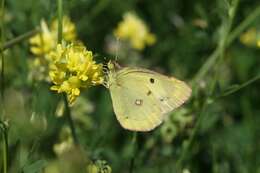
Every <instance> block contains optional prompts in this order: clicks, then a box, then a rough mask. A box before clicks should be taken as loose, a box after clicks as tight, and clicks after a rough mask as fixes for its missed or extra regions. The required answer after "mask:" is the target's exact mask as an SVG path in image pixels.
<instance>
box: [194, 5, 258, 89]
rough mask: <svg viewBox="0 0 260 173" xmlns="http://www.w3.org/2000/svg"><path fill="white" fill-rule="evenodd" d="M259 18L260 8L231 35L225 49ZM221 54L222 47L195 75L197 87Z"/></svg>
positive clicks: (217, 49) (218, 48) (216, 50)
mask: <svg viewBox="0 0 260 173" xmlns="http://www.w3.org/2000/svg"><path fill="white" fill-rule="evenodd" d="M259 16H260V6H258V7H256V9H254V10H253V12H252V13H251V14H250V15H249V16H248V17H247V18H246V19H245V20H244V21H242V22H241V23H240V24H239V26H237V27H236V28H235V29H234V30H233V31H232V32H231V33H230V34H229V36H228V37H227V40H226V43H225V47H228V46H229V45H231V44H232V43H233V41H234V40H235V39H236V38H237V37H238V36H239V35H240V34H241V33H242V32H243V31H244V30H245V29H246V28H247V27H248V26H249V25H250V24H251V23H252V22H253V21H255V20H256V19H257V18H258V17H259ZM220 53H221V51H220V47H219V46H218V47H217V48H216V49H215V51H214V52H213V53H212V54H211V55H210V56H209V58H208V59H207V61H206V62H205V63H204V64H203V65H202V67H201V68H200V70H199V71H198V72H197V74H196V75H195V77H194V79H193V80H192V84H193V85H196V84H197V83H198V82H199V81H200V80H201V79H203V78H204V76H205V75H206V74H207V73H208V71H210V70H211V69H212V67H213V66H214V64H215V62H216V61H217V59H218V57H219V56H220Z"/></svg>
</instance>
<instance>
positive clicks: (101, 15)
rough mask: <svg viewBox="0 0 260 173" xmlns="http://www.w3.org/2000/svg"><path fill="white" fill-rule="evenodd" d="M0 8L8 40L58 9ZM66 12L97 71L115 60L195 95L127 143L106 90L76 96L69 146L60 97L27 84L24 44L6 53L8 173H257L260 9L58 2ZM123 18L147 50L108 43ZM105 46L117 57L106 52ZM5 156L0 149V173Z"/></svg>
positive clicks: (107, 0) (251, 0) (28, 1)
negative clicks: (247, 37)
mask: <svg viewBox="0 0 260 173" xmlns="http://www.w3.org/2000/svg"><path fill="white" fill-rule="evenodd" d="M5 3H6V4H5V17H4V21H1V22H2V23H4V33H3V30H1V31H2V32H1V35H3V36H4V39H5V41H8V40H12V39H14V38H16V37H17V36H19V35H22V34H24V33H26V32H28V31H31V30H33V29H35V28H36V27H37V26H39V24H40V21H41V19H43V18H44V19H45V20H46V21H47V22H48V23H49V22H50V21H51V20H52V19H53V18H55V17H57V3H56V1H51V0H37V1H35V0H23V1H18V0H8V1H6V2H5ZM63 5H64V6H63V10H64V15H67V16H70V18H71V20H72V21H73V22H74V23H75V25H76V30H77V33H78V38H79V39H80V40H82V41H83V43H84V44H85V45H86V46H87V48H88V49H89V50H92V51H93V52H94V53H95V55H96V56H95V60H96V61H97V62H100V63H105V62H107V61H108V60H109V59H115V57H116V56H118V62H119V63H120V64H121V65H122V66H139V67H145V68H149V69H152V70H155V71H158V72H161V73H163V74H167V75H173V76H175V77H177V78H179V79H181V80H184V81H186V82H187V83H189V85H190V86H191V87H192V89H193V94H192V97H191V99H190V100H189V101H188V103H187V104H185V105H184V106H183V107H181V108H179V109H178V110H176V111H174V112H173V113H172V114H171V115H170V116H169V118H168V119H167V120H166V121H165V122H164V123H163V124H162V125H161V126H159V127H158V128H156V129H155V130H153V131H151V132H147V133H138V134H137V141H136V143H135V144H133V143H132V141H133V136H134V133H133V132H130V131H127V130H124V129H123V128H122V127H121V126H120V125H119V123H118V122H117V120H116V117H115V115H114V113H113V107H112V102H111V99H110V95H109V91H108V90H107V89H106V88H104V87H103V86H97V87H92V88H89V89H87V90H85V91H82V93H81V95H80V97H79V98H78V99H77V102H76V103H75V105H74V106H73V107H72V108H71V112H72V118H73V121H74V123H75V129H76V134H77V136H78V139H79V143H80V147H78V146H74V145H73V142H72V138H71V132H70V129H69V128H68V123H67V121H66V118H65V117H63V116H61V114H62V111H63V109H64V105H63V104H62V101H61V95H59V94H56V93H54V92H52V91H50V90H49V88H50V86H51V85H50V83H47V82H43V81H32V80H29V79H28V75H29V74H30V67H29V65H28V59H33V58H34V56H33V55H32V53H31V52H30V45H29V43H28V40H23V41H21V42H19V43H17V44H15V45H13V46H12V47H11V48H9V49H7V50H6V51H5V52H4V57H5V62H4V68H5V74H4V78H5V79H4V88H5V90H4V88H3V87H1V91H3V90H4V92H5V100H4V103H3V100H2V101H1V104H2V105H3V106H4V110H5V112H4V114H3V112H2V111H1V115H4V116H1V125H2V124H3V123H4V124H6V126H7V128H8V130H7V131H8V142H9V145H8V148H9V155H8V156H9V157H8V170H9V172H23V173H37V172H44V173H74V172H75V173H80V172H90V173H95V172H98V171H99V172H102V171H103V172H111V169H112V172H120V173H124V172H130V171H131V169H132V168H133V172H136V173H174V172H176V173H177V172H183V173H189V172H190V173H201V172H212V173H229V172H232V173H247V172H248V173H253V172H257V173H260V157H259V156H260V136H259V135H260V133H259V132H260V131H259V130H260V125H259V124H260V116H259V115H260V92H259V88H260V85H259V84H260V80H257V79H259V78H260V47H257V41H258V40H260V38H258V37H259V36H258V35H260V20H259V19H260V3H259V1H257V0H240V1H239V0H215V1H206V0H196V1H188V0H161V1H151V0H129V1H122V0H99V1H96V0H68V1H66V0H64V4H63ZM128 11H132V12H134V13H135V14H137V15H138V16H139V17H140V18H141V19H142V20H143V21H144V22H145V23H146V25H147V26H148V27H149V28H150V31H151V32H152V33H154V34H155V35H156V38H157V40H156V43H155V44H154V45H152V46H147V47H146V48H145V49H143V50H141V51H137V50H134V49H131V48H129V47H127V45H126V46H125V43H124V42H122V41H120V40H119V41H116V42H115V39H114V41H113V32H114V30H115V28H116V27H117V26H118V23H119V22H120V21H121V20H122V16H123V14H124V13H126V12H128ZM250 28H256V32H257V33H256V34H255V38H253V39H251V42H250V43H251V44H243V43H242V42H241V41H240V39H239V38H240V37H241V35H242V34H243V33H244V32H246V31H247V30H248V29H250ZM111 40H112V41H111ZM111 44H114V45H112V46H116V51H112V52H111V51H109V49H108V47H110V46H111ZM105 57H106V58H105ZM1 81H3V78H2V77H1ZM248 81H249V82H248ZM1 109H3V107H1ZM2 126H3V125H2ZM1 132H3V131H1ZM0 144H1V146H2V145H3V144H4V142H3V138H2V137H1V143H0ZM3 153H4V151H3V147H1V149H0V171H1V172H3V169H4V168H3ZM133 161H134V166H133V167H131V162H132V163H133ZM103 172H102V173H103Z"/></svg>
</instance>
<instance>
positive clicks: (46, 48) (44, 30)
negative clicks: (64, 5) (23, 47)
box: [30, 16, 77, 56]
mask: <svg viewBox="0 0 260 173" xmlns="http://www.w3.org/2000/svg"><path fill="white" fill-rule="evenodd" d="M62 23H63V32H62V34H63V35H62V37H63V39H64V41H66V42H73V41H75V40H76V37H77V34H76V27H75V24H74V23H72V22H71V20H70V18H69V17H68V16H64V17H63V21H62ZM57 33H58V21H57V19H55V20H53V22H52V23H51V29H49V27H48V25H47V24H46V22H45V21H44V20H42V22H41V32H40V33H39V34H36V35H35V36H34V37H32V38H31V39H30V44H31V52H32V53H33V54H34V55H36V56H44V55H46V54H48V53H49V52H50V51H51V50H53V49H55V47H56V44H57V39H58V34H57Z"/></svg>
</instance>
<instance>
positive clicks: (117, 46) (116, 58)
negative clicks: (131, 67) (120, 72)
mask: <svg viewBox="0 0 260 173" xmlns="http://www.w3.org/2000/svg"><path fill="white" fill-rule="evenodd" d="M118 48H119V38H118V37H116V57H115V61H116V62H117V60H118Z"/></svg>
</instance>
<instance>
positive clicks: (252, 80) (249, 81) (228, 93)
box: [217, 75, 260, 98]
mask: <svg viewBox="0 0 260 173" xmlns="http://www.w3.org/2000/svg"><path fill="white" fill-rule="evenodd" d="M259 79H260V75H257V76H255V77H254V78H252V79H250V80H248V81H247V82H245V83H243V84H241V85H239V86H237V87H235V88H234V89H232V90H229V91H226V92H224V93H223V94H221V95H220V96H219V97H217V98H221V97H226V96H228V95H230V94H233V93H235V92H237V91H239V90H241V89H243V88H245V87H246V86H248V85H250V84H252V83H254V82H256V81H257V80H259Z"/></svg>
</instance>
